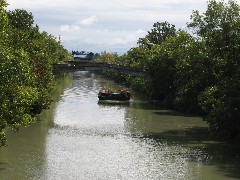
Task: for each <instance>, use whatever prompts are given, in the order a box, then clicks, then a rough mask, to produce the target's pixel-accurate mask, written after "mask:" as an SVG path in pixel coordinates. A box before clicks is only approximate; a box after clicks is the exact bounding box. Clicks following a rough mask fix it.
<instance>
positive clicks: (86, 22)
mask: <svg viewBox="0 0 240 180" xmlns="http://www.w3.org/2000/svg"><path fill="white" fill-rule="evenodd" d="M96 21H97V17H96V16H91V17H89V18H86V19H83V20H81V21H80V24H82V25H91V24H93V23H94V22H96Z"/></svg>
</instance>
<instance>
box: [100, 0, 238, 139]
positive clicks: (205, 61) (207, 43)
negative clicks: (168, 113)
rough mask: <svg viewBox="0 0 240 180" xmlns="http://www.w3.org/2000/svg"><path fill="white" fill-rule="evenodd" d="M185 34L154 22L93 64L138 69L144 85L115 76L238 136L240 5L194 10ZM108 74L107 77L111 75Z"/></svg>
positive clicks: (220, 130) (226, 135) (222, 133)
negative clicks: (124, 48)
mask: <svg viewBox="0 0 240 180" xmlns="http://www.w3.org/2000/svg"><path fill="white" fill-rule="evenodd" d="M187 27H188V29H187V30H181V29H180V30H176V28H175V26H174V25H172V24H170V23H168V22H166V21H165V22H156V23H154V25H153V28H152V29H151V30H150V31H148V33H147V35H146V36H145V37H143V38H140V39H139V40H138V45H137V47H133V48H131V49H130V50H129V51H128V52H127V53H126V54H124V55H123V56H118V55H117V54H116V53H107V52H102V54H101V56H100V58H99V61H104V62H108V63H113V64H120V65H125V66H131V67H139V68H143V69H144V70H145V71H146V72H147V73H148V74H149V76H150V80H149V81H146V80H143V79H140V78H134V77H131V76H124V75H119V74H118V75H115V78H117V79H118V80H122V81H125V82H127V83H128V84H129V85H131V86H132V87H133V88H136V89H141V90H142V91H143V92H144V94H146V95H147V97H148V98H149V99H154V100H159V101H161V102H164V103H165V104H166V105H168V106H169V107H171V108H174V109H177V110H179V111H183V112H187V113H194V114H200V115H202V116H203V118H204V120H205V121H207V122H208V124H209V127H210V130H211V132H213V134H215V135H217V136H220V137H223V138H227V139H231V140H236V139H239V138H240V53H239V52H240V6H239V5H238V4H237V2H235V1H233V0H229V1H228V2H225V1H224V0H221V1H216V0H209V1H208V2H207V10H206V12H204V13H202V14H201V13H200V12H199V11H198V10H194V11H193V12H192V15H191V17H190V22H189V23H187ZM113 76H114V74H111V77H113Z"/></svg>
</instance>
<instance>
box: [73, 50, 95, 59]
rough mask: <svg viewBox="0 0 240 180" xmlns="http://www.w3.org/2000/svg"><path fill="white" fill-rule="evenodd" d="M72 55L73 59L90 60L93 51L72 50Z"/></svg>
mask: <svg viewBox="0 0 240 180" xmlns="http://www.w3.org/2000/svg"><path fill="white" fill-rule="evenodd" d="M72 57H73V59H74V61H81V60H82V61H91V60H92V59H93V57H94V53H92V52H86V51H72Z"/></svg>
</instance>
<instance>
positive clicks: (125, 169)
mask: <svg viewBox="0 0 240 180" xmlns="http://www.w3.org/2000/svg"><path fill="white" fill-rule="evenodd" d="M106 88H111V89H113V90H114V89H122V88H125V87H123V86H121V85H118V84H116V83H114V82H113V81H110V80H107V79H105V78H103V77H101V76H99V75H96V74H94V73H91V72H75V73H73V74H71V75H69V76H65V77H64V78H63V80H62V81H61V83H60V88H59V89H58V90H57V92H58V95H57V97H56V100H57V101H56V103H55V104H54V103H53V105H52V107H51V109H49V110H47V111H45V113H43V114H42V115H41V119H42V120H41V121H40V122H39V123H37V124H36V125H34V126H32V127H30V128H26V129H23V130H21V131H20V133H19V134H13V133H9V147H8V148H5V149H0V157H1V159H0V179H44V180H45V179H84V180H88V179H89V180H93V179H97V180H98V179H104V180H105V179H111V180H112V179H124V180H125V179H126V180H128V179H132V180H135V179H136V180H141V179H142V180H146V179H151V180H154V179H156V180H159V179H164V180H165V179H180V180H181V179H183V180H185V179H218V180H221V179H237V178H238V177H239V174H240V173H239V172H238V169H239V164H240V162H239V152H240V151H239V150H238V149H236V147H235V146H231V145H227V144H225V143H221V142H218V141H216V140H214V139H213V138H212V137H211V136H210V135H209V132H208V129H207V124H206V123H205V122H203V121H202V119H201V118H200V117H194V116H189V115H185V114H180V113H177V112H174V111H170V110H168V109H165V108H163V107H156V106H152V105H150V104H148V103H147V102H145V101H143V100H141V98H138V97H137V95H135V94H133V99H132V100H131V102H130V103H129V104H122V105H117V104H101V103H98V98H97V93H98V91H99V90H101V89H106ZM63 90H64V91H63ZM56 94H57V93H56Z"/></svg>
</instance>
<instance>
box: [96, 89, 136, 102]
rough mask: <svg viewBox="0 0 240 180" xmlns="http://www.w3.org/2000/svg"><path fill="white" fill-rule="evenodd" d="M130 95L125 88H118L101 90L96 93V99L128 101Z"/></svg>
mask: <svg viewBox="0 0 240 180" xmlns="http://www.w3.org/2000/svg"><path fill="white" fill-rule="evenodd" d="M130 97H131V94H130V92H129V91H127V90H118V91H116V92H112V91H109V90H102V91H99V93H98V99H99V100H106V101H129V100H130Z"/></svg>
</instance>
